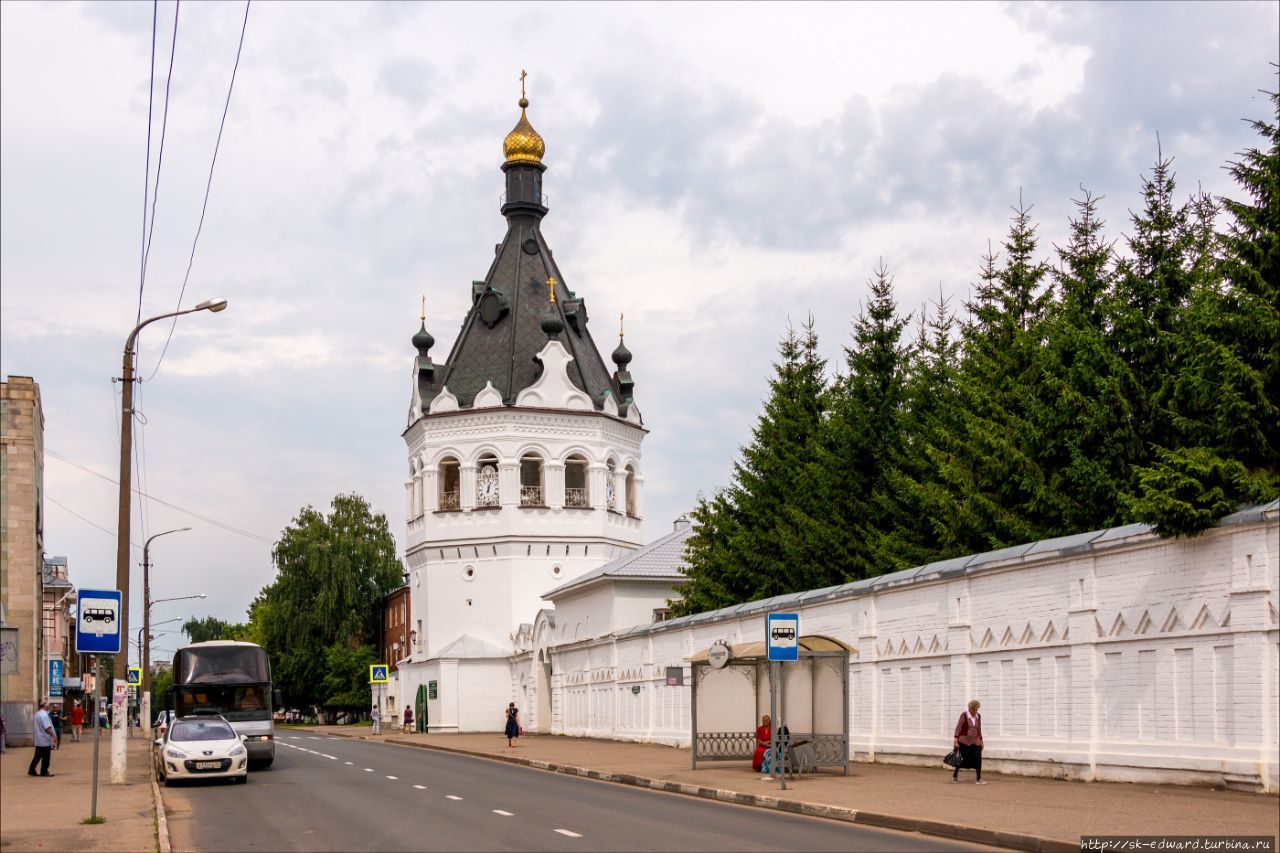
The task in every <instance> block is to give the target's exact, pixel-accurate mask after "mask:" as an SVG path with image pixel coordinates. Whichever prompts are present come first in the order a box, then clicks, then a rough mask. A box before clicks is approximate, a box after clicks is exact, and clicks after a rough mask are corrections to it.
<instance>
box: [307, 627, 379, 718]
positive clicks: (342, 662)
mask: <svg viewBox="0 0 1280 853" xmlns="http://www.w3.org/2000/svg"><path fill="white" fill-rule="evenodd" d="M377 662H378V658H377V655H376V654H375V653H374V651H373V646H370V645H368V644H362V645H358V646H352V645H350V644H349V643H343V642H338V643H334V644H333V645H332V646H330V647H329V648H327V649H325V650H324V667H325V674H324V683H323V685H322V691H321V694H322V699H321V700H320V704H322V705H324V706H325V707H326V708H329V709H332V710H342V711H356V710H365V711H367V710H369V684H368V680H369V667H370V666H371V665H373V664H375V663H377Z"/></svg>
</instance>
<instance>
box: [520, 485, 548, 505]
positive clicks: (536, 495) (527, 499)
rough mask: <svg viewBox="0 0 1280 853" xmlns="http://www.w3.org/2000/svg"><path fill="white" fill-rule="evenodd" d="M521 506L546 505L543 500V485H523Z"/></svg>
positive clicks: (521, 488)
mask: <svg viewBox="0 0 1280 853" xmlns="http://www.w3.org/2000/svg"><path fill="white" fill-rule="evenodd" d="M520 506H546V504H544V503H543V502H542V486H521V487H520Z"/></svg>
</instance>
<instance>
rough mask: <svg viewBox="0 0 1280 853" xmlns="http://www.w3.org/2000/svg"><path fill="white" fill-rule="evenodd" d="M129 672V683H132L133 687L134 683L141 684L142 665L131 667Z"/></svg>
mask: <svg viewBox="0 0 1280 853" xmlns="http://www.w3.org/2000/svg"><path fill="white" fill-rule="evenodd" d="M128 674H129V685H130V686H131V687H132V686H133V685H135V684H141V683H142V667H140V666H131V667H129V673H128Z"/></svg>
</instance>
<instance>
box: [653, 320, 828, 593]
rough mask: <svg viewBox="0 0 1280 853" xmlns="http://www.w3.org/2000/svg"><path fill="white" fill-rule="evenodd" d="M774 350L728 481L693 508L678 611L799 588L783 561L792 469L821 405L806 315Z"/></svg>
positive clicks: (821, 376) (820, 375)
mask: <svg viewBox="0 0 1280 853" xmlns="http://www.w3.org/2000/svg"><path fill="white" fill-rule="evenodd" d="M778 352H779V355H780V360H779V361H778V363H777V364H776V365H775V369H774V377H773V379H772V380H771V381H770V383H769V398H768V399H767V400H766V401H765V405H764V411H763V412H762V413H761V415H760V417H759V419H758V420H757V421H756V425H755V427H754V428H753V430H752V438H751V443H750V444H748V445H747V446H746V447H744V448H742V452H741V458H740V459H739V461H738V462H737V463H735V465H734V473H733V482H732V484H731V485H730V486H728V487H727V488H726V489H724V490H723V491H721V492H720V493H719V494H717V495H716V496H715V497H713V498H712V499H711V500H702V501H700V502H699V504H698V506H697V508H696V509H695V511H694V522H695V524H696V525H697V529H696V531H695V532H694V534H693V535H692V536H690V538H689V541H688V545H687V549H686V560H687V562H688V564H689V565H688V569H687V574H688V575H689V577H690V582H689V583H688V584H686V585H685V587H684V589H683V590H682V596H683V600H682V601H681V602H679V603H677V604H675V605H674V606H675V610H676V611H677V612H680V613H685V612H696V611H697V610H705V609H714V608H717V607H724V606H727V605H730V604H736V603H739V602H742V601H750V600H753V599H757V598H765V597H768V596H771V595H778V594H780V593H782V592H787V591H791V590H793V589H803V588H804V586H803V583H804V580H803V579H802V578H797V577H795V572H796V571H798V570H797V569H796V568H795V567H794V566H793V565H792V564H790V563H788V561H787V560H786V559H785V558H786V551H785V548H784V543H785V542H787V541H788V540H789V538H790V537H791V536H792V535H793V534H792V533H791V531H790V529H789V522H788V518H789V517H791V515H792V514H791V513H790V512H789V508H790V507H791V506H792V505H793V504H794V503H795V502H796V501H798V500H801V499H802V498H803V495H802V494H800V493H798V492H797V489H796V480H797V474H798V472H800V471H801V470H802V469H803V468H804V466H805V464H806V463H807V461H808V458H809V454H810V445H811V444H812V442H813V440H814V437H815V435H816V433H817V431H818V427H819V424H820V422H821V420H822V415H823V410H824V407H825V405H826V378H825V370H826V362H825V361H824V360H823V359H822V358H820V357H819V355H818V338H817V334H816V333H815V332H814V328H813V320H812V318H810V319H809V320H808V321H807V322H806V323H805V325H804V327H803V331H802V333H801V334H797V332H796V330H795V329H794V328H789V329H788V330H787V334H786V336H785V337H784V338H783V339H782V342H781V344H780V345H779V348H778ZM803 514H804V513H803V512H801V515H802V516H803Z"/></svg>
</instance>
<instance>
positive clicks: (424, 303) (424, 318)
mask: <svg viewBox="0 0 1280 853" xmlns="http://www.w3.org/2000/svg"><path fill="white" fill-rule="evenodd" d="M419 319H420V320H422V322H424V323H425V322H427V294H425V293H424V294H422V313H421V314H420V315H419Z"/></svg>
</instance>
